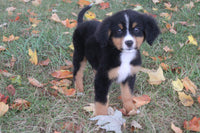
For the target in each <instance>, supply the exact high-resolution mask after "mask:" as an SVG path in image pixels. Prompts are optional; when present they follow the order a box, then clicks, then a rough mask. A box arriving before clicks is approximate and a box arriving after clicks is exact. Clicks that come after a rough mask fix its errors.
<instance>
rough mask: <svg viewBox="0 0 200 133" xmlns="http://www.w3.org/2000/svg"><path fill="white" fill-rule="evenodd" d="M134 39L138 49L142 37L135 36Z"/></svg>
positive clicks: (142, 39)
mask: <svg viewBox="0 0 200 133" xmlns="http://www.w3.org/2000/svg"><path fill="white" fill-rule="evenodd" d="M135 40H136V46H137V48H138V49H139V48H140V47H141V45H142V43H143V41H144V37H143V36H142V37H135Z"/></svg>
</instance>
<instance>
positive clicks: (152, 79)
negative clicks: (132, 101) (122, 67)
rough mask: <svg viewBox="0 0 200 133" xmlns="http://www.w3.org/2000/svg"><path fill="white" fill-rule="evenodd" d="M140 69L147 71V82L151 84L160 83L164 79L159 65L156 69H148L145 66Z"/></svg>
mask: <svg viewBox="0 0 200 133" xmlns="http://www.w3.org/2000/svg"><path fill="white" fill-rule="evenodd" d="M141 71H143V72H145V73H148V75H149V80H148V82H149V84H151V85H159V84H161V83H162V81H165V77H164V75H163V70H162V68H161V67H160V66H159V68H158V70H156V71H154V70H148V69H145V68H142V69H141Z"/></svg>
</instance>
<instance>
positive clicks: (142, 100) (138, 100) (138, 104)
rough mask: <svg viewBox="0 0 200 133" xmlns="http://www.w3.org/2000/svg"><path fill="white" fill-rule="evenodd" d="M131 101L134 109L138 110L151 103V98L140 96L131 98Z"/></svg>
mask: <svg viewBox="0 0 200 133" xmlns="http://www.w3.org/2000/svg"><path fill="white" fill-rule="evenodd" d="M132 100H133V102H134V103H135V105H136V107H137V108H139V107H141V106H143V105H145V104H148V103H149V102H150V101H151V98H150V97H149V96H148V95H142V96H139V97H133V98H132Z"/></svg>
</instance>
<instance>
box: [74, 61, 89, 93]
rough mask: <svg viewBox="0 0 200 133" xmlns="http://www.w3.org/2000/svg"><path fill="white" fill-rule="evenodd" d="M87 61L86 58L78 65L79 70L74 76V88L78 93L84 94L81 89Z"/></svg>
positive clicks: (82, 88)
mask: <svg viewBox="0 0 200 133" xmlns="http://www.w3.org/2000/svg"><path fill="white" fill-rule="evenodd" d="M86 63H87V60H86V58H84V59H83V61H82V62H81V63H80V68H79V70H78V72H77V73H76V75H75V88H76V89H77V91H78V92H84V87H83V71H84V68H85V66H86Z"/></svg>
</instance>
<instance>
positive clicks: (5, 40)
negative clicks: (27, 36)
mask: <svg viewBox="0 0 200 133" xmlns="http://www.w3.org/2000/svg"><path fill="white" fill-rule="evenodd" d="M18 39H19V37H18V36H16V37H15V36H14V35H10V36H9V37H8V38H7V37H5V36H3V42H11V41H15V40H18Z"/></svg>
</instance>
